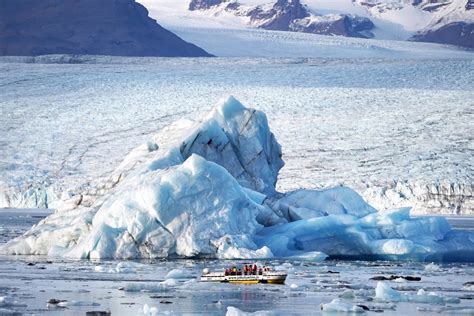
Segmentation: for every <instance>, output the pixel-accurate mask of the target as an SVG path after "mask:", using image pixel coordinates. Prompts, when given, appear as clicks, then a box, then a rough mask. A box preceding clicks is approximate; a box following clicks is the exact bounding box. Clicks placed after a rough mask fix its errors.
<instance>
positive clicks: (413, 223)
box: [0, 97, 474, 261]
mask: <svg viewBox="0 0 474 316" xmlns="http://www.w3.org/2000/svg"><path fill="white" fill-rule="evenodd" d="M281 156H282V152H281V148H280V145H279V144H278V143H277V141H276V139H275V137H274V135H273V134H272V132H271V131H270V128H269V126H268V123H267V119H266V116H265V114H264V113H263V112H260V111H257V110H253V109H248V108H246V107H244V106H243V105H242V104H241V103H240V102H239V101H237V100H236V99H234V98H233V97H229V98H228V99H224V100H222V101H221V102H220V103H219V105H218V106H217V107H216V108H215V109H214V110H212V111H211V112H210V113H209V114H208V115H207V116H205V117H204V118H202V119H200V120H196V121H189V120H184V121H178V122H176V123H174V124H171V125H170V126H169V127H167V128H165V129H163V130H162V131H161V132H160V133H158V134H157V135H155V136H154V137H153V139H152V140H150V141H149V142H148V143H146V144H144V145H142V146H140V147H137V148H136V149H135V150H133V151H132V152H131V153H130V154H129V155H128V156H127V157H126V158H125V159H124V161H123V162H122V164H120V165H119V167H118V168H117V169H116V170H115V171H114V173H113V174H112V175H111V176H110V181H109V182H108V183H109V185H108V186H107V187H102V188H101V190H100V192H95V194H94V195H89V196H85V195H84V196H82V198H81V199H80V200H77V199H75V198H73V199H71V200H69V201H66V202H65V203H63V205H62V207H61V208H59V209H58V210H57V211H56V213H54V214H52V215H51V216H49V217H47V218H46V219H44V220H43V221H41V222H40V223H39V224H38V225H36V226H34V227H33V228H32V229H31V230H30V231H29V232H27V233H26V234H24V235H23V236H21V237H18V238H16V239H14V240H12V241H10V242H8V243H7V244H6V245H3V246H2V247H1V248H0V252H1V253H4V254H43V255H50V256H66V257H72V258H121V259H129V258H159V257H174V256H178V257H212V258H223V259H229V258H272V257H279V258H304V259H308V260H321V259H324V258H325V257H326V256H332V257H342V258H376V259H409V260H419V261H425V260H431V261H474V234H473V233H469V232H463V231H454V230H452V229H451V228H450V225H449V224H448V222H447V221H446V220H445V219H444V218H440V217H422V218H411V217H410V214H409V209H408V208H404V209H398V210H392V211H388V212H377V211H376V210H375V209H374V208H373V207H371V206H370V205H368V204H367V203H365V202H364V200H363V199H362V198H361V197H360V196H359V195H358V194H357V193H356V192H354V191H352V190H351V189H349V188H347V187H343V186H338V187H335V188H332V189H328V190H322V191H314V190H297V191H293V192H287V193H285V194H282V193H279V192H277V190H276V188H275V185H276V180H277V176H278V172H279V171H280V169H281V168H282V167H283V161H282V159H281Z"/></svg>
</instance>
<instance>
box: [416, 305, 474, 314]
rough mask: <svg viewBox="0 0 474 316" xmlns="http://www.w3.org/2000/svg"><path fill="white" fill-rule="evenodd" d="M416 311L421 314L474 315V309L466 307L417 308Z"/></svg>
mask: <svg viewBox="0 0 474 316" xmlns="http://www.w3.org/2000/svg"><path fill="white" fill-rule="evenodd" d="M416 310H417V311H420V312H431V313H438V314H442V313H450V314H451V313H453V314H455V315H459V314H462V315H464V314H466V315H474V308H472V307H465V306H443V307H417V308H416Z"/></svg>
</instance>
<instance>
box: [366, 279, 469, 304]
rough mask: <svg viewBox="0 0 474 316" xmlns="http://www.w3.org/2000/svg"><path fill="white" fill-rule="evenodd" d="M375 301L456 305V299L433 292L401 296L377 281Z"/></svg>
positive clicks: (384, 283) (385, 284)
mask: <svg viewBox="0 0 474 316" xmlns="http://www.w3.org/2000/svg"><path fill="white" fill-rule="evenodd" d="M375 299H376V300H377V301H381V302H415V303H427V304H458V303H460V300H459V298H457V297H447V296H443V295H439V294H437V293H435V292H426V291H425V290H423V289H419V290H418V292H417V293H416V294H401V293H400V292H398V291H396V290H394V289H392V288H391V287H390V286H389V285H388V284H387V283H386V282H383V281H379V282H378V283H377V287H376V288H375Z"/></svg>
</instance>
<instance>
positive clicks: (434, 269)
mask: <svg viewBox="0 0 474 316" xmlns="http://www.w3.org/2000/svg"><path fill="white" fill-rule="evenodd" d="M425 271H428V272H437V271H441V267H440V266H439V265H437V264H435V263H434V262H432V263H429V264H427V265H426V266H425Z"/></svg>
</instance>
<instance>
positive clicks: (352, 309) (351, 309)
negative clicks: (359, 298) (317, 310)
mask: <svg viewBox="0 0 474 316" xmlns="http://www.w3.org/2000/svg"><path fill="white" fill-rule="evenodd" d="M321 310H322V311H324V312H327V313H364V309H363V308H362V307H360V306H357V305H352V304H348V303H345V302H344V301H342V300H341V299H339V298H335V299H333V300H332V301H331V302H330V303H327V304H321Z"/></svg>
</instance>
